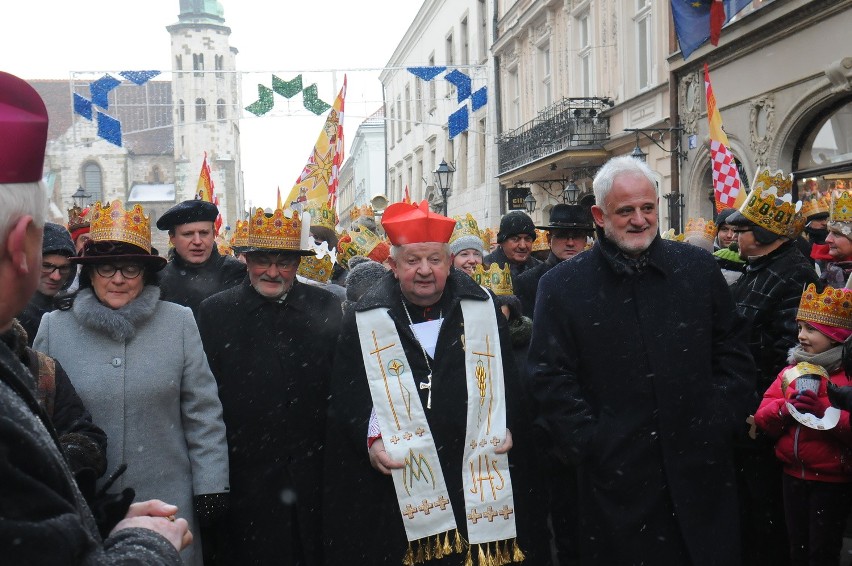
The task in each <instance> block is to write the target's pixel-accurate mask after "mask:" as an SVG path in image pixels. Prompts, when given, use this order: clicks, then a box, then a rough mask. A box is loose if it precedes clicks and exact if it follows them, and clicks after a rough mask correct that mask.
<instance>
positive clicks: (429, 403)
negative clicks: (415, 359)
mask: <svg viewBox="0 0 852 566" xmlns="http://www.w3.org/2000/svg"><path fill="white" fill-rule="evenodd" d="M426 379H428V380H429V381H428V382H425V383H424V382H420V390H421V391H422V390H423V389H428V390H429V394H428V395H427V396H426V408H427V409H431V408H432V372H429V375H427V376H426Z"/></svg>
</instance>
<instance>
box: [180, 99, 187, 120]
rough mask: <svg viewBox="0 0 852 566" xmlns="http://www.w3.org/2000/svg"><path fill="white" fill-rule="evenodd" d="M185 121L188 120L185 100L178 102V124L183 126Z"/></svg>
mask: <svg viewBox="0 0 852 566" xmlns="http://www.w3.org/2000/svg"><path fill="white" fill-rule="evenodd" d="M184 120H186V114H185V109H184V105H183V100H178V123H180V124H183V122H184Z"/></svg>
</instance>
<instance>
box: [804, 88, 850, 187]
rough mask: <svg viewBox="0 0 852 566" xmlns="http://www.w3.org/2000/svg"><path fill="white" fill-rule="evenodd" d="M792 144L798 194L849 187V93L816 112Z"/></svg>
mask: <svg viewBox="0 0 852 566" xmlns="http://www.w3.org/2000/svg"><path fill="white" fill-rule="evenodd" d="M796 147H797V148H800V149H797V151H796V153H794V155H793V160H792V161H793V163H792V165H793V172H794V175H795V179H796V185H797V187H796V188H797V190H798V192H797V194H796V196H797V197H798V198H800V199H803V198H811V197H814V196H820V195H825V194H828V193H830V192H831V191H833V190H847V191H848V190H852V97H846V98H844V99H842V100H839V101H838V102H837V103H835V104H833V105H831V106H829V107H827V108H826V109H824V110H823V111H822V112H820V113H819V114H818V115H817V116H816V117H815V118H814V120H813V121H812V122H811V124H809V126H808V127H807V128H806V129H805V132H804V135H802V137H801V138H800V139H799V141H798V143H797V144H796Z"/></svg>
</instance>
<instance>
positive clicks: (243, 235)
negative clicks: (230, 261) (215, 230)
mask: <svg viewBox="0 0 852 566" xmlns="http://www.w3.org/2000/svg"><path fill="white" fill-rule="evenodd" d="M250 224H251V222H249V221H248V220H237V229H236V230H235V231H234V235H233V237H232V238H231V247H232V248H245V247H248V237H249V225H250Z"/></svg>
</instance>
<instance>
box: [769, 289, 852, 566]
mask: <svg viewBox="0 0 852 566" xmlns="http://www.w3.org/2000/svg"><path fill="white" fill-rule="evenodd" d="M796 319H797V321H798V326H799V344H798V346H795V347H793V348H791V349H790V356H789V358H788V361H789V362H790V364H792V365H790V366H788V367H786V368H784V370H782V371H781V373H779V374H778V378H777V379H776V380H775V382H774V383H773V384H772V385H771V386H770V387H769V389H767V391H766V393H765V394H764V396H763V401H762V402H761V404H760V408H758V410H757V412H756V413H755V415H754V419H755V423H756V424H757V426H758V427H759V428H760V429H761V430H762V431H764V432H765V433H766V434H767V435H769V436H770V437H772V438H774V439H776V442H775V455H776V457H777V458H778V459H779V460H780V461H781V463H782V465H783V471H784V474H783V488H784V511H785V516H786V520H787V532H788V535H789V543H790V559H791V563H792V564H793V565H794V566H796V565H808V564H839V560H840V549H841V546H842V542H843V529H844V526H845V525H846V517H847V515H848V514H849V511H850V509H852V431H850V422H849V413H848V412H846V411H843V412H840V411H839V410H838V409H836V408H833V407H831V406H830V404H829V401H828V398H827V395H826V393H827V392H826V388H827V382H828V381H830V382H832V383H833V384H835V385H838V386H846V385H849V384H850V383H852V382H850V380H849V378H848V377H847V376H846V373H845V372H844V371H843V367H842V358H843V344H844V342H845V341H846V340H847V339H848V338H849V336H850V335H852V291H850V290H848V289H834V288H831V287H826V288H825V290H824V291H823V292H822V293H817V291H816V287H815V286H814V284H813V283H812V284H810V285H808V287H807V288H806V289H805V291H804V293H802V299H801V301H800V303H799V311H798V313H797V315H796ZM814 377H817V378H818V381H816V382H815V383H814V380H813V379H812V378H814ZM808 380H811V383H813V384H814V386H813V387H812V388H806V385H805V383H806V382H807V381H808ZM814 389H816V391H814ZM790 406H792V407H793V409H794V411H792V413H791V410H790ZM803 423H807V424H803ZM835 423H836V424H835Z"/></svg>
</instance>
